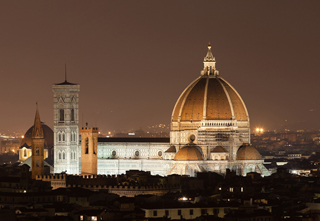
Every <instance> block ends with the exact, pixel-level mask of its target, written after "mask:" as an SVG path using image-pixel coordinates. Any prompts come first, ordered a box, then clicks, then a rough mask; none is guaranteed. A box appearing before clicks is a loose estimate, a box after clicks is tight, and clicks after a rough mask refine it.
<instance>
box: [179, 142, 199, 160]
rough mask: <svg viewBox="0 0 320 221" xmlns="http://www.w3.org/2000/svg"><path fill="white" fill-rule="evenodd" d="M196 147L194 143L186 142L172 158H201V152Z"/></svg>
mask: <svg viewBox="0 0 320 221" xmlns="http://www.w3.org/2000/svg"><path fill="white" fill-rule="evenodd" d="M198 148H199V147H198V146H197V145H195V144H194V143H192V142H191V143H188V144H186V145H185V146H183V147H182V148H181V149H180V150H179V151H178V153H177V154H176V155H175V157H174V160H177V161H183V160H203V158H202V154H201V152H200V151H199V149H198Z"/></svg>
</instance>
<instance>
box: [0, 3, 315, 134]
mask: <svg viewBox="0 0 320 221" xmlns="http://www.w3.org/2000/svg"><path fill="white" fill-rule="evenodd" d="M319 14H320V1H318V0H314V1H301V0H299V1H295V0H286V1H278V0H274V1H270V0H269V1H256V0H252V1H249V0H247V1H238V0H237V1H213V0H210V1H186V0H183V1H172V0H170V1H164V0H161V1H147V0H146V1H136V0H135V1H133V0H129V1H123V0H122V1H103V0H100V1H98V0H96V1H88V0H86V1H84V0H83V1H80V0H77V1H67V0H52V1H50V0H48V1H42V0H41V1H31V0H30V1H25V0H21V1H15V0H12V1H11V0H7V1H1V3H0V31H1V35H0V76H1V81H0V82H1V83H0V90H1V91H0V96H1V108H0V116H1V117H0V131H8V130H9V131H16V132H17V131H21V132H22V131H26V130H27V129H28V128H29V127H30V126H31V125H32V124H33V121H34V115H35V110H36V105H35V103H36V102H38V104H39V111H40V116H41V120H42V121H44V122H45V123H46V124H48V126H50V127H52V128H53V93H52V84H54V83H60V82H63V81H64V74H65V70H64V69H65V63H66V64H67V78H68V81H70V82H72V83H78V84H80V126H82V125H83V122H82V116H83V119H84V120H83V121H84V122H88V123H89V126H98V127H99V128H100V130H101V131H102V132H106V131H109V130H117V131H121V130H129V129H139V128H140V127H142V129H145V130H147V127H148V126H152V125H156V124H159V123H162V124H169V123H170V118H171V113H172V109H173V107H174V104H175V102H176V100H177V99H178V97H179V96H180V94H181V93H182V91H183V90H184V89H185V88H186V87H187V86H188V85H189V83H191V82H192V81H193V80H194V79H196V78H197V77H198V76H199V75H200V71H201V70H202V68H203V58H204V56H205V55H206V52H207V45H208V42H210V43H211V45H212V52H213V54H214V56H215V57H216V61H217V63H216V67H217V69H218V70H219V72H220V76H222V77H223V78H224V79H226V80H227V81H228V82H229V83H230V84H231V85H232V86H233V87H234V88H235V89H236V90H237V91H238V92H239V94H240V95H241V97H242V99H243V100H244V102H245V104H246V106H247V109H248V111H249V116H250V121H251V127H252V128H254V127H256V126H262V127H264V128H265V129H266V130H274V129H277V130H284V129H291V130H296V129H308V130H313V129H314V130H318V129H320V117H319V113H320V100H319V95H320V87H319V83H320V75H319V63H320V28H319V27H320V16H319Z"/></svg>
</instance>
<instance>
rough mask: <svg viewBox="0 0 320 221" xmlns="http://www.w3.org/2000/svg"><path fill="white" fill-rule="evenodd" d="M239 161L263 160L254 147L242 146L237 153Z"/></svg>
mask: <svg viewBox="0 0 320 221" xmlns="http://www.w3.org/2000/svg"><path fill="white" fill-rule="evenodd" d="M237 160H262V157H261V154H260V153H259V151H258V150H257V149H256V148H254V147H253V146H249V145H242V146H241V147H240V148H239V149H238V152H237Z"/></svg>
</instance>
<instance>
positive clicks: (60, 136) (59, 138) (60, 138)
mask: <svg viewBox="0 0 320 221" xmlns="http://www.w3.org/2000/svg"><path fill="white" fill-rule="evenodd" d="M59 141H61V133H59Z"/></svg>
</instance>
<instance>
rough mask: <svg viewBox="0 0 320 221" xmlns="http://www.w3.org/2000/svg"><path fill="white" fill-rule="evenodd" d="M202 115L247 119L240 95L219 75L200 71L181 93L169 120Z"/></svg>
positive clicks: (216, 118) (219, 118)
mask: <svg viewBox="0 0 320 221" xmlns="http://www.w3.org/2000/svg"><path fill="white" fill-rule="evenodd" d="M179 119H180V120H179ZM203 119H205V120H231V119H235V120H238V121H247V120H248V113H247V109H246V107H245V104H244V102H243V101H242V99H241V97H240V95H239V94H238V93H237V91H236V90H235V89H234V88H233V87H232V86H231V85H230V84H229V83H228V82H227V81H225V80H224V79H223V78H221V77H219V76H213V75H210V76H208V75H203V76H200V77H199V78H198V79H196V80H195V81H194V82H192V83H191V84H190V85H189V86H188V87H187V88H186V89H185V90H184V92H183V93H182V94H181V95H180V97H179V99H178V101H177V103H176V105H175V107H174V109H173V112H172V121H200V120H203Z"/></svg>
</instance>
